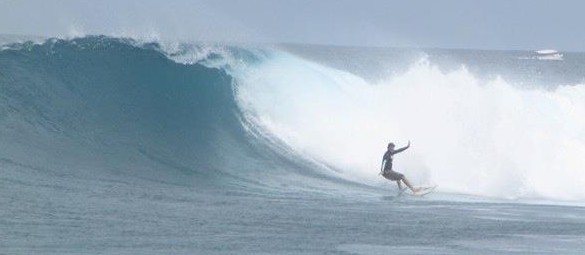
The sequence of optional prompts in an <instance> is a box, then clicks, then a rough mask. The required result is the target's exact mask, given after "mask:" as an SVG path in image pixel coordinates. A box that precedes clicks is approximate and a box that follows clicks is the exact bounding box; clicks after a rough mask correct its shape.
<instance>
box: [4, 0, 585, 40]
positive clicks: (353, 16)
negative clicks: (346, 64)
mask: <svg viewBox="0 0 585 255" xmlns="http://www.w3.org/2000/svg"><path fill="white" fill-rule="evenodd" d="M584 25H585V1H566V0H561V1H544V0H491V1H472V0H427V1H423V0H402V1H394V0H359V1H358V0H356V1H347V0H289V1H282V0H248V1H243V0H231V1H227V0H209V1H202V0H193V1H188V0H169V1H162V0H161V1H153V0H140V1H138V0H136V1H131V0H101V1H89V0H52V1H46V0H38V1H33V0H0V34H26V35H44V36H78V35H85V34H107V35H116V36H131V37H140V38H160V39H165V40H197V41H237V42H238V41H243V42H268V43H278V42H288V43H311V44H333V45H360V46H395V47H424V48H427V47H432V48H472V49H543V48H554V49H560V50H568V51H585V29H584V28H583V26H584Z"/></svg>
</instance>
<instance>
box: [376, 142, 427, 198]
mask: <svg viewBox="0 0 585 255" xmlns="http://www.w3.org/2000/svg"><path fill="white" fill-rule="evenodd" d="M395 147H396V145H394V143H389V144H388V150H387V151H386V153H384V157H383V158H382V167H381V169H380V174H381V175H382V176H384V178H386V179H388V180H391V181H396V184H398V188H399V189H400V190H402V184H401V183H400V181H402V182H404V184H406V186H407V187H408V188H409V189H410V190H412V192H413V193H416V192H418V191H420V190H421V188H415V187H413V186H412V184H410V182H409V181H408V179H406V177H405V176H404V174H401V173H399V172H395V171H394V170H392V156H394V155H395V154H398V153H400V152H403V151H405V150H406V149H408V148H409V147H410V141H408V145H406V146H405V147H403V148H400V149H397V150H395V149H394V148H395ZM384 163H385V164H384Z"/></svg>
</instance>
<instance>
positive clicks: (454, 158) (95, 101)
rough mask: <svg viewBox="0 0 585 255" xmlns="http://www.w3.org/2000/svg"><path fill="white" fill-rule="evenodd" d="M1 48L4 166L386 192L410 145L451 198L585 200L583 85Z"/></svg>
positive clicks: (288, 61) (210, 53)
mask: <svg viewBox="0 0 585 255" xmlns="http://www.w3.org/2000/svg"><path fill="white" fill-rule="evenodd" d="M3 48H4V49H3V50H2V51H0V90H1V93H0V137H1V138H2V143H3V147H4V148H6V149H3V150H2V151H0V160H1V161H0V162H1V163H2V164H3V165H13V166H19V167H28V168H32V169H38V170H41V171H50V172H53V173H58V174H63V175H75V176H80V177H84V178H104V176H113V178H119V176H132V177H138V178H144V179H148V180H154V181H163V182H170V183H175V184H181V185H188V186H191V185H194V184H195V185H199V186H201V185H211V186H213V187H225V186H226V185H231V186H236V187H265V188H266V187H270V188H271V189H273V190H280V189H293V190H305V188H309V189H311V190H314V189H315V188H316V187H319V189H320V190H323V189H324V188H325V187H326V185H324V184H329V183H334V184H335V187H337V188H339V187H341V188H340V189H339V190H342V189H348V188H349V187H363V186H364V185H365V186H369V187H374V188H376V187H381V186H383V185H387V183H385V182H384V181H383V180H381V179H380V178H379V177H378V176H377V173H378V169H379V167H380V166H379V164H380V160H381V156H382V154H383V152H384V150H385V146H386V144H387V143H388V142H389V141H394V142H395V143H397V144H398V145H399V146H401V145H402V144H404V143H406V142H407V141H408V140H412V142H413V146H412V148H411V149H410V150H409V151H408V153H403V154H401V155H399V156H397V159H396V163H395V165H396V168H397V170H398V171H402V172H404V173H405V174H406V175H407V176H409V178H411V179H412V180H413V181H414V182H415V183H435V184H437V185H439V189H438V191H439V192H447V193H456V194H468V195H478V196H489V197H500V198H537V199H543V198H544V199H552V200H574V201H583V200H585V196H584V195H583V194H585V188H584V187H585V185H583V184H585V174H583V173H582V171H581V170H582V166H583V165H585V157H584V155H585V133H583V130H585V129H584V128H585V121H584V120H583V118H582V116H585V115H584V114H585V103H584V102H585V89H584V88H585V87H584V86H582V85H575V86H557V87H555V88H553V89H550V88H534V87H532V88H530V89H526V88H520V87H518V86H515V85H514V84H511V83H509V82H507V81H506V80H504V79H502V78H497V77H496V78H489V79H486V78H485V77H483V76H481V75H477V74H475V73H472V72H470V71H469V70H468V69H466V68H465V67H459V68H455V69H453V68H449V70H445V69H442V68H441V66H437V65H435V64H432V63H431V62H429V60H428V59H432V58H423V60H422V61H416V62H409V63H408V64H405V63H401V65H402V66H403V68H401V71H400V72H399V73H391V74H387V75H385V76H383V77H382V78H379V77H377V78H376V79H368V77H363V76H359V75H356V73H360V72H352V71H351V70H344V69H343V68H341V69H340V68H333V67H331V66H335V65H328V64H327V63H325V64H324V63H318V62H319V61H311V60H307V58H304V57H299V56H298V54H291V53H288V52H290V51H287V50H278V49H273V48H260V49H258V48H252V47H227V46H213V47H212V46H202V45H189V44H185V45H183V44H179V45H165V44H158V43H146V44H144V43H142V44H139V43H137V42H135V41H133V40H129V39H116V38H108V37H85V38H79V39H73V40H54V39H52V40H48V41H46V42H44V43H41V44H33V43H24V44H15V45H10V46H5V47H3ZM364 58H365V59H367V57H365V56H364ZM425 59H426V60H425ZM404 66H406V67H404ZM361 68H362V70H363V66H361ZM366 69H367V68H366ZM362 73H367V72H362ZM380 73H381V72H377V75H378V76H379V74H380ZM479 77H481V78H479ZM344 180H347V181H344ZM352 183H353V184H356V183H357V184H359V185H357V186H356V185H353V184H352ZM384 187H386V186H384Z"/></svg>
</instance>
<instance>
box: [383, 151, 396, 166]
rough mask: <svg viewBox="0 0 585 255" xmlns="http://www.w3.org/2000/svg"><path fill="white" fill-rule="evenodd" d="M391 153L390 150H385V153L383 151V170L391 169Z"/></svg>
mask: <svg viewBox="0 0 585 255" xmlns="http://www.w3.org/2000/svg"><path fill="white" fill-rule="evenodd" d="M392 155H394V153H391V152H390V151H386V153H384V158H383V160H386V164H385V165H384V171H386V170H392Z"/></svg>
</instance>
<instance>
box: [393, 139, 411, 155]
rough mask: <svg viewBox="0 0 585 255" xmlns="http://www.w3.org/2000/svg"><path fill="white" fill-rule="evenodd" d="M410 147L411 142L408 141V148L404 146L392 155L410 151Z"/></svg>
mask: <svg viewBox="0 0 585 255" xmlns="http://www.w3.org/2000/svg"><path fill="white" fill-rule="evenodd" d="M409 147H410V141H408V145H406V146H404V147H402V148H400V149H397V150H395V151H394V152H393V153H392V155H394V154H398V153H400V152H403V151H405V150H406V149H408V148H409Z"/></svg>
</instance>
